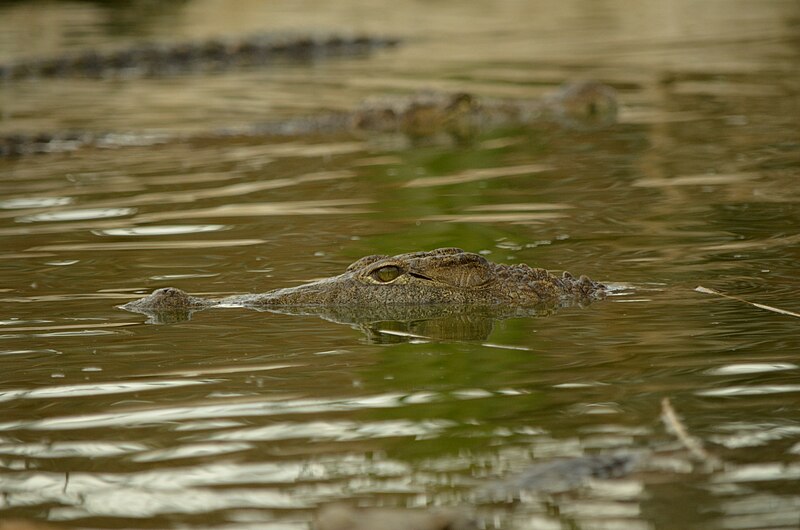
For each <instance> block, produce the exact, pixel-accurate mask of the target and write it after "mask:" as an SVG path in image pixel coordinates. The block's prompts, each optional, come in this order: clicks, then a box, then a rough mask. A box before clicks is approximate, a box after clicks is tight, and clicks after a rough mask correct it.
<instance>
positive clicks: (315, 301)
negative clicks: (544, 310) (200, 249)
mask: <svg viewBox="0 0 800 530" xmlns="http://www.w3.org/2000/svg"><path fill="white" fill-rule="evenodd" d="M604 294H605V287H604V286H603V285H602V284H599V283H596V282H594V281H592V280H590V279H589V278H586V277H585V276H581V277H580V278H575V277H573V276H572V275H571V274H569V273H566V272H565V273H564V274H563V275H562V276H554V275H553V274H550V273H549V272H548V271H546V270H545V269H538V268H531V267H529V266H528V265H501V264H497V263H492V262H490V261H487V260H486V259H485V258H484V257H483V256H480V255H478V254H473V253H470V252H465V251H463V250H461V249H459V248H440V249H436V250H433V251H430V252H413V253H409V254H399V255H397V256H382V255H374V256H367V257H364V258H361V259H360V260H358V261H356V262H355V263H353V264H352V265H350V266H349V267H347V270H346V271H345V272H344V273H343V274H340V275H339V276H334V277H332V278H326V279H323V280H319V281H316V282H312V283H307V284H305V285H300V286H297V287H290V288H286V289H277V290H274V291H269V292H266V293H262V294H244V295H234V296H229V297H226V298H221V299H205V298H198V297H195V296H190V295H188V294H186V293H185V292H183V291H181V290H180V289H175V288H173V287H167V288H163V289H158V290H156V291H154V292H153V293H152V294H150V295H149V296H146V297H144V298H142V299H139V300H136V301H133V302H130V303H128V304H125V305H124V306H122V308H123V309H127V310H130V311H138V312H142V311H176V310H193V309H203V308H206V307H213V306H220V305H229V306H240V307H255V308H258V307H264V308H269V307H281V306H293V307H319V306H323V307H343V306H347V307H375V308H381V307H384V306H394V305H398V306H419V305H430V306H436V305H469V306H501V305H503V306H506V305H508V306H514V307H534V306H537V305H540V304H543V303H547V302H553V301H559V300H575V301H589V300H592V299H595V298H600V297H602V296H603V295H604Z"/></svg>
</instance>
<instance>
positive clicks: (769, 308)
mask: <svg viewBox="0 0 800 530" xmlns="http://www.w3.org/2000/svg"><path fill="white" fill-rule="evenodd" d="M694 290H695V291H697V292H698V293H705V294H715V295H717V296H721V297H723V298H730V299H731V300H736V301H739V302H744V303H745V304H750V305H751V306H754V307H757V308H759V309H765V310H767V311H772V312H773V313H778V314H781V315H788V316H790V317H797V318H800V313H795V312H793V311H787V310H786V309H780V308H778V307H772V306H771V305H766V304H757V303H755V302H748V301H747V300H745V299H744V298H739V297H738V296H733V295H730V294H725V293H721V292H719V291H716V290H714V289H709V288H708V287H703V286H702V285H698V286H697V287H695V288H694Z"/></svg>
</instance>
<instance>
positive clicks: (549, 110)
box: [0, 81, 617, 156]
mask: <svg viewBox="0 0 800 530" xmlns="http://www.w3.org/2000/svg"><path fill="white" fill-rule="evenodd" d="M616 116H617V97H616V92H615V91H614V89H613V88H611V87H609V86H607V85H604V84H602V83H597V82H594V81H582V82H576V83H569V84H566V85H564V86H563V87H561V88H560V89H559V90H557V91H556V92H555V93H553V94H551V95H549V96H546V97H544V98H539V99H497V98H486V97H479V96H477V95H474V94H469V93H465V92H461V93H455V94H447V93H427V94H416V95H413V96H409V97H397V98H387V99H383V100H373V101H367V102H365V103H364V104H362V105H361V106H360V107H359V108H357V109H355V110H353V111H341V112H328V113H323V114H318V115H314V116H308V117H300V118H291V119H286V120H278V121H272V122H264V123H256V124H252V125H247V126H243V127H238V128H228V129H221V130H213V131H208V132H206V133H199V134H192V135H190V136H186V135H170V134H142V133H96V132H88V131H62V132H55V133H41V134H9V135H5V136H0V156H20V155H27V154H37V153H52V152H65V151H72V150H75V149H79V148H81V147H88V146H95V147H102V148H108V147H122V146H128V145H139V146H142V145H155V144H160V143H166V142H179V141H194V140H208V139H214V138H217V139H219V138H230V137H264V138H269V137H289V136H304V135H334V134H355V135H360V134H366V135H368V136H372V135H374V134H393V133H396V134H402V135H405V136H407V137H409V138H431V137H436V136H437V135H445V136H447V137H449V138H455V139H457V140H463V139H466V138H469V137H471V136H473V135H475V134H476V133H479V132H481V131H488V130H492V129H497V128H499V127H514V126H520V127H529V126H541V125H546V124H556V125H558V126H561V127H567V128H573V129H594V128H600V127H606V126H609V125H611V124H613V123H614V122H615V121H616Z"/></svg>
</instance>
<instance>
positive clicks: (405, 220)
mask: <svg viewBox="0 0 800 530" xmlns="http://www.w3.org/2000/svg"><path fill="white" fill-rule="evenodd" d="M232 5H233V6H235V8H232V7H231V6H232ZM157 6H158V4H153V3H147V2H142V3H134V7H130V8H124V7H123V8H114V7H106V4H104V3H88V2H86V3H68V2H34V3H25V2H10V3H4V4H0V59H2V60H10V59H15V58H20V57H28V56H32V55H48V54H53V53H56V52H57V51H59V50H78V49H84V48H86V47H89V46H118V45H123V44H125V43H130V42H134V41H137V40H140V39H145V38H149V39H157V40H159V39H160V40H174V39H178V38H184V37H187V38H188V37H200V36H209V35H219V34H224V35H232V34H243V33H250V32H252V31H254V30H256V29H258V30H266V31H272V30H274V31H286V30H309V29H311V30H321V31H327V32H330V31H338V30H341V31H350V32H358V31H363V32H374V33H379V34H384V35H386V34H391V35H396V36H400V37H405V38H406V39H407V42H406V43H405V44H404V46H403V47H401V48H398V49H396V50H388V51H382V52H379V53H378V54H376V55H373V56H371V57H364V58H338V59H332V60H326V61H319V62H314V63H311V64H299V65H289V64H283V65H276V66H275V67H273V68H265V69H252V70H239V71H231V72H226V73H224V74H207V73H206V74H204V73H195V74H188V75H183V76H178V77H165V78H159V79H124V78H122V79H119V78H118V79H106V80H83V79H72V80H69V79H57V80H41V79H39V80H37V79H34V80H27V81H19V82H6V83H5V84H4V85H3V86H2V88H0V112H1V113H2V120H0V131H2V133H9V132H12V131H41V130H52V129H66V128H88V129H91V130H96V131H107V130H114V131H123V132H124V131H150V132H154V131H155V132H164V131H169V132H194V131H199V130H205V129H208V128H213V127H221V126H238V125H242V124H246V123H249V122H252V121H258V120H268V119H274V118H276V117H277V118H280V117H286V116H297V115H307V114H310V113H313V112H316V111H321V110H331V109H334V110H336V109H348V108H353V107H355V106H356V105H357V104H358V102H359V101H360V100H362V99H364V98H365V97H370V96H385V95H386V94H393V93H409V92H413V91H415V90H419V89H429V88H433V89H445V90H458V91H462V90H466V91H472V92H475V93H478V94H481V95H487V96H503V97H538V96H541V95H542V94H544V93H547V92H549V91H551V90H553V89H554V88H556V87H557V86H558V85H559V84H560V83H561V82H563V81H565V80H569V79H576V78H595V79H600V80H602V81H604V82H607V83H609V84H611V85H613V86H615V87H616V88H617V89H618V91H619V94H620V98H621V101H622V105H623V107H622V109H621V114H620V122H619V123H618V124H617V125H615V126H613V127H611V128H609V129H606V130H602V131H574V130H567V129H559V128H556V127H545V128H533V129H530V130H499V131H490V132H487V133H486V134H485V135H483V136H481V137H480V138H478V139H476V141H475V142H472V143H469V144H465V145H448V144H441V143H436V142H433V143H427V144H423V145H411V144H409V143H408V142H407V141H406V142H404V141H403V139H399V140H398V139H386V138H374V139H368V138H364V137H363V136H348V135H346V134H343V135H335V136H331V137H321V136H320V137H312V138H308V137H300V138H287V139H282V140H277V141H271V142H266V143H265V142H264V141H262V140H260V139H257V138H252V139H238V140H237V139H231V140H226V141H213V140H210V141H206V142H199V143H198V142H194V143H190V142H174V143H167V144H163V145H157V146H149V147H129V148H120V149H91V148H89V149H83V150H79V151H76V152H73V153H60V154H50V155H40V156H33V157H24V158H19V159H14V160H8V159H7V160H0V267H2V283H1V284H0V291H1V292H0V301H2V305H0V311H1V312H0V407H1V408H0V411H2V414H0V492H2V496H0V519H2V518H6V517H12V516H13V517H23V518H29V519H34V520H40V521H45V520H47V521H51V522H54V523H56V524H58V525H60V526H62V527H65V528H70V527H75V528H98V529H99V528H131V529H133V528H142V529H143V528H209V529H210V528H214V529H222V528H225V529H237V530H239V529H249V528H252V529H267V528H270V529H272V528H275V529H277V528H292V529H304V528H308V525H309V521H310V520H311V517H312V515H313V513H314V511H315V509H316V507H317V506H319V505H321V504H324V503H327V502H330V501H334V500H346V501H350V502H353V503H357V504H360V505H364V506H417V507H422V506H462V505H469V504H470V502H469V494H468V492H469V490H470V488H471V487H472V486H473V485H476V484H481V483H483V482H485V481H486V480H487V477H495V476H503V475H505V474H507V473H511V472H513V471H518V470H521V469H524V468H525V467H527V466H529V465H531V464H532V463H534V462H539V461H544V460H546V459H550V458H554V457H560V456H576V455H582V454H593V453H597V452H603V451H617V450H628V449H632V448H636V449H641V448H648V449H655V450H656V451H657V452H663V451H666V450H676V449H677V452H676V451H673V452H672V453H670V457H669V458H667V459H665V460H663V461H662V462H661V464H660V467H659V468H658V469H656V470H653V469H649V470H646V471H642V472H638V473H635V474H633V475H631V476H628V477H625V478H622V479H614V480H608V481H597V482H595V483H592V484H590V485H588V486H587V487H584V488H579V489H577V490H573V491H570V492H567V493H563V494H555V495H550V496H542V497H530V498H526V499H524V500H523V502H520V503H517V504H514V505H506V504H502V503H501V504H493V505H484V506H477V507H474V509H475V511H476V513H477V514H478V516H479V517H480V518H481V520H482V521H483V523H484V525H485V526H486V527H487V528H514V529H535V528H536V529H538V528H542V529H557V528H565V529H566V528H585V529H595V528H615V529H616V528H623V529H631V530H633V529H636V530H638V529H646V528H658V529H662V528H663V529H667V528H670V529H671V528H675V529H678V528H680V529H684V528H725V529H750V528H771V529H777V528H781V529H783V528H786V529H789V528H797V527H798V525H799V524H800V487H798V478H800V461H798V454H800V412H798V408H799V407H798V406H799V405H800V398H798V396H800V361H798V354H800V339H798V337H799V336H800V334H799V333H798V330H799V329H800V328H799V327H798V326H799V325H800V320H798V319H797V318H795V317H792V316H788V315H782V314H777V313H774V312H770V311H766V310H762V309H759V308H757V307H753V306H751V305H747V304H745V303H742V302H739V301H736V300H730V299H724V298H721V297H717V296H712V295H708V294H702V293H698V292H695V291H694V289H695V287H697V286H698V285H703V286H706V287H709V288H714V289H718V290H720V291H722V292H725V293H729V294H732V295H737V296H740V297H742V298H745V299H747V300H749V301H752V302H756V303H760V304H767V305H770V306H776V307H780V308H783V309H785V310H788V311H794V312H800V304H799V303H798V298H799V297H798V293H800V277H799V276H798V263H800V250H798V249H800V231H799V230H800V228H799V227H800V186H798V184H797V179H798V177H800V121H798V116H800V76H799V75H798V72H800V40H798V35H800V5H798V4H797V2H794V1H783V2H782V1H767V2H739V1H724V2H723V1H715V2H705V1H690V0H683V1H680V2H670V3H666V2H664V3H662V2H640V3H638V4H637V5H632V4H631V3H628V2H625V1H618V2H603V3H598V2H581V1H577V0H576V1H568V2H559V3H558V4H557V5H550V6H544V5H531V3H529V2H521V1H514V0H505V1H503V2H491V3H489V2H471V3H463V2H436V3H430V2H425V3H423V2H413V1H409V2H391V3H384V2H363V3H362V2H356V1H353V2H346V3H342V2H339V3H337V4H336V5H334V4H331V3H328V2H314V1H308V2H302V3H296V2H273V3H263V2H250V1H240V2H233V3H227V2H217V1H210V0H209V1H199V0H198V1H194V2H183V3H175V4H174V5H173V6H172V7H171V8H169V10H167V11H164V10H163V9H161V8H158V7H157ZM439 246H460V247H463V248H465V249H468V250H471V251H475V252H482V253H484V254H486V256H487V257H488V258H489V259H492V260H494V261H498V262H503V263H506V262H526V263H529V264H535V265H538V266H543V267H546V268H550V269H555V270H563V269H568V270H570V271H571V272H573V273H577V274H587V275H589V276H591V277H592V278H596V279H598V280H602V281H607V282H614V283H617V284H622V285H625V286H628V289H627V290H625V291H623V292H621V293H620V294H619V295H617V296H613V297H610V298H609V299H607V300H604V301H601V302H598V303H595V304H592V305H591V306H588V307H584V308H581V307H573V308H565V309H563V310H561V311H558V312H557V313H555V314H552V315H547V316H541V317H526V318H512V319H503V320H496V321H492V320H488V321H486V320H482V321H479V322H470V323H466V324H463V326H462V327H460V328H459V327H458V326H457V325H454V324H453V323H452V322H451V323H450V324H449V325H448V326H440V325H438V324H437V323H435V322H434V323H430V322H415V323H413V324H411V325H409V324H407V323H404V324H398V323H393V322H386V321H378V322H371V323H368V324H361V325H358V324H347V323H341V322H335V321H331V320H325V319H322V318H319V317H317V316H313V315H308V316H298V315H285V314H273V313H261V312H256V311H248V310H243V309H224V310H222V309H221V310H214V311H211V310H209V311H204V312H201V313H197V314H195V315H194V317H193V318H192V319H191V320H189V321H186V322H179V323H173V324H167V325H152V324H146V323H144V317H142V316H140V315H135V314H130V313H126V312H123V311H121V310H118V309H116V308H115V306H116V305H118V304H121V303H124V302H125V301H127V300H130V299H133V298H135V297H137V296H138V295H140V294H142V293H146V292H149V291H150V290H152V289H154V288H157V287H164V286H168V285H174V286H176V287H180V288H183V289H185V290H187V291H189V292H191V293H196V294H228V293H242V292H260V291H265V290H267V289H271V288H274V287H281V286H288V285H295V284H297V283H299V282H303V281H307V280H309V279H312V278H318V277H323V276H329V275H333V274H337V273H339V272H341V271H342V270H343V269H344V267H346V266H347V265H348V264H349V263H350V262H352V261H354V260H355V259H356V258H358V257H361V256H363V255H366V254H374V253H391V254H393V253H398V252H405V251H411V250H423V249H431V248H435V247H439ZM444 328H446V329H445V332H444V333H441V334H439V335H437V332H441V331H442V329H444ZM409 335H422V336H424V337H423V338H418V337H410V336H409ZM664 397H669V398H670V399H671V400H672V402H673V404H674V406H675V407H676V409H677V410H678V412H679V413H680V414H681V416H682V417H683V418H684V421H685V423H686V424H687V427H688V429H689V430H690V431H691V433H692V434H693V435H694V436H697V437H699V438H701V439H703V440H704V441H705V443H706V446H707V449H708V450H709V451H711V452H712V453H714V454H715V455H717V456H718V457H720V458H722V459H724V461H725V466H724V468H722V469H721V470H717V471H711V472H709V471H705V470H703V469H702V466H694V467H693V466H691V462H690V459H689V458H688V456H687V455H686V454H685V453H686V452H685V451H680V446H679V444H678V443H677V442H676V439H675V437H674V436H673V435H671V434H669V433H667V432H665V429H664V427H663V426H662V424H661V422H660V421H659V415H660V401H661V399H662V398H664Z"/></svg>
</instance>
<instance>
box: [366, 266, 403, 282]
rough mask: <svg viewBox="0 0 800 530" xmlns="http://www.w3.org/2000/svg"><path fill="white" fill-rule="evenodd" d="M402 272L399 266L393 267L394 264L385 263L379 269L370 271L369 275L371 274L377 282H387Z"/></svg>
mask: <svg viewBox="0 0 800 530" xmlns="http://www.w3.org/2000/svg"><path fill="white" fill-rule="evenodd" d="M402 273H403V271H401V270H400V267H395V266H394V265H387V266H386V267H381V268H380V269H377V270H374V271H372V274H371V275H370V276H372V277H373V278H374V279H376V280H378V281H379V282H382V283H389V282H390V281H392V280H394V279H395V278H397V277H398V276H400V275H401V274H402Z"/></svg>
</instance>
